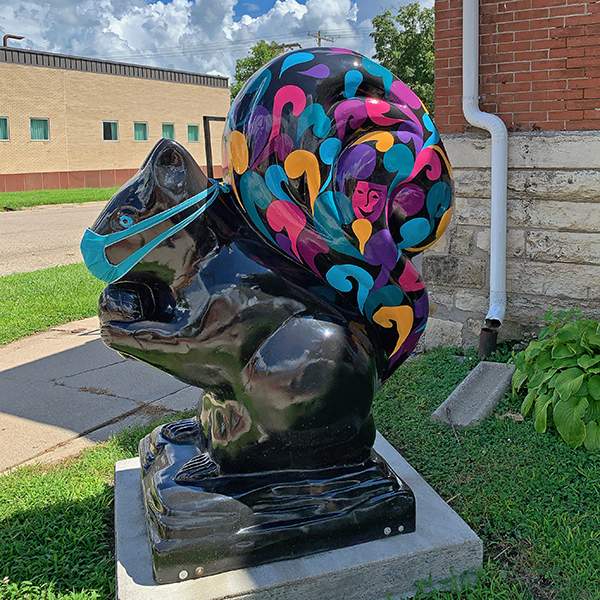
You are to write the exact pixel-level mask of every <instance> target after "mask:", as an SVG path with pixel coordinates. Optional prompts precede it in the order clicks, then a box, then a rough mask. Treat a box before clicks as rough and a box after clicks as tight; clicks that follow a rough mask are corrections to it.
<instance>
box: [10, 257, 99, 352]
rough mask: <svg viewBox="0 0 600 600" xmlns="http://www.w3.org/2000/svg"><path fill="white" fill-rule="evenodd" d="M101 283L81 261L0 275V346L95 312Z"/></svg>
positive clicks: (89, 315)
mask: <svg viewBox="0 0 600 600" xmlns="http://www.w3.org/2000/svg"><path fill="white" fill-rule="evenodd" d="M104 285H105V284H104V283H103V282H101V281H99V280H98V279H96V278H95V277H93V276H92V275H91V274H90V272H89V271H88V270H87V269H86V268H85V265H83V264H73V265H65V266H61V267H52V268H50V269H43V270H41V271H33V272H31V273H16V274H14V275H7V276H6V277H0V345H1V344H6V343H8V342H12V341H14V340H16V339H18V338H20V337H23V336H24V335H28V334H30V333H35V332H36V331H43V330H45V329H48V328H49V327H52V326H54V325H58V324H60V323H66V322H68V321H72V320H74V319H82V318H84V317H91V316H93V315H95V314H96V313H97V310H98V308H97V307H98V297H99V296H100V292H101V291H102V289H103V287H104Z"/></svg>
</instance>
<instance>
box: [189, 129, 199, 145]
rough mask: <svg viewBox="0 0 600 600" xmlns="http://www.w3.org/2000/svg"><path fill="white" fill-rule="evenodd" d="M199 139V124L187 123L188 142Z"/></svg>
mask: <svg viewBox="0 0 600 600" xmlns="http://www.w3.org/2000/svg"><path fill="white" fill-rule="evenodd" d="M199 141H200V126H199V125H188V142H199Z"/></svg>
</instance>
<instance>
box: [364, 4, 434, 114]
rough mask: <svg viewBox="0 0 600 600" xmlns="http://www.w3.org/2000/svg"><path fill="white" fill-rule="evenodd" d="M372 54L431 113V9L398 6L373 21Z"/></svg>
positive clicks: (432, 54)
mask: <svg viewBox="0 0 600 600" xmlns="http://www.w3.org/2000/svg"><path fill="white" fill-rule="evenodd" d="M372 22H373V27H374V28H375V31H374V32H373V33H371V37H372V38H373V39H374V41H375V50H376V54H375V56H374V57H373V58H374V59H376V60H377V61H379V63H380V64H381V65H383V66H384V67H385V68H386V69H388V70H389V71H391V72H392V73H393V74H394V75H396V77H399V78H400V79H401V80H402V81H404V83H406V85H408V86H409V87H410V88H411V89H412V90H413V91H414V92H415V94H417V95H418V96H419V98H421V100H422V101H423V103H424V104H425V106H427V108H428V109H429V110H430V111H433V103H434V91H433V77H434V70H433V58H434V26H435V17H434V12H433V9H432V8H421V7H420V6H419V4H418V2H413V3H412V4H407V5H406V6H400V7H399V8H398V14H396V15H394V14H392V13H391V12H390V11H389V10H386V11H385V12H384V13H383V14H381V15H377V16H376V17H374V18H373V21H372Z"/></svg>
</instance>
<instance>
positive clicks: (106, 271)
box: [81, 139, 219, 321]
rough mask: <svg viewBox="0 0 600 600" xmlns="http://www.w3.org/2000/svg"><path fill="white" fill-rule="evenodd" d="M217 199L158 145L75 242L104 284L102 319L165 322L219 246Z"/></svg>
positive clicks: (194, 170)
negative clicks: (214, 215) (213, 216)
mask: <svg viewBox="0 0 600 600" xmlns="http://www.w3.org/2000/svg"><path fill="white" fill-rule="evenodd" d="M218 195H219V186H218V184H216V183H215V182H211V181H210V180H209V179H208V178H207V177H206V175H205V174H204V173H203V172H202V170H201V169H200V167H199V166H198V164H197V163H196V162H195V161H194V159H193V158H192V156H191V155H190V153H189V152H188V151H187V150H186V149H185V148H184V147H183V146H181V145H180V144H178V143H177V142H175V141H173V140H167V139H162V140H160V141H159V142H158V143H157V144H156V146H155V147H154V148H153V150H152V151H151V152H150V154H149V155H148V157H147V158H146V160H145V161H144V164H143V165H142V167H141V168H140V170H139V171H138V173H137V174H136V175H135V176H134V177H132V178H131V179H130V180H129V181H128V182H127V183H126V184H125V185H124V186H123V187H122V188H121V189H120V190H119V191H118V192H117V193H116V194H115V195H114V196H113V197H112V198H111V200H110V201H109V202H108V204H107V206H106V208H105V209H104V211H103V212H102V213H101V215H100V216H99V217H98V219H97V220H96V222H95V223H94V224H93V225H92V227H91V228H89V229H88V230H87V231H86V233H85V235H84V237H83V239H82V242H81V252H82V255H83V257H84V260H85V263H86V265H87V267H88V269H89V270H90V271H91V273H92V274H93V275H95V276H96V277H98V278H99V279H102V280H103V281H105V282H106V283H108V284H109V285H108V287H107V288H105V290H104V292H103V294H102V297H101V299H100V304H99V305H100V316H101V320H111V319H115V318H116V319H118V320H124V321H128V320H137V319H141V318H144V319H148V318H153V319H156V320H169V319H170V313H171V310H172V307H173V305H174V302H175V300H174V298H175V295H176V293H177V289H178V288H179V287H180V286H182V285H186V284H187V283H189V281H190V279H191V278H193V276H194V275H195V273H196V270H197V263H198V262H199V261H200V260H201V259H202V258H203V257H205V256H207V255H209V254H210V253H211V252H212V251H213V250H214V249H215V247H216V246H217V245H218V243H219V242H218V239H217V238H218V236H217V234H216V233H215V228H214V227H212V223H210V222H209V221H210V219H209V218H208V213H209V212H210V206H211V204H212V203H213V202H214V201H215V200H216V198H217V197H218Z"/></svg>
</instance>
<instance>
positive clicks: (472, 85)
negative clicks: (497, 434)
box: [462, 0, 508, 330]
mask: <svg viewBox="0 0 600 600" xmlns="http://www.w3.org/2000/svg"><path fill="white" fill-rule="evenodd" d="M462 103H463V113H464V115H465V118H466V119H467V121H468V122H469V123H470V124H471V125H473V126H474V127H480V128H482V129H486V130H487V131H489V132H490V134H491V135H492V201H491V205H492V207H491V226H490V308H489V311H488V314H487V316H486V318H485V320H486V324H487V325H488V326H490V327H492V328H494V329H496V330H497V328H498V327H499V326H500V325H501V324H502V321H503V320H504V313H505V312H506V189H507V172H508V133H507V131H506V126H505V125H504V123H503V121H502V119H500V117H498V116H496V115H492V114H489V113H485V112H482V111H481V110H479V0H463V101H462Z"/></svg>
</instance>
